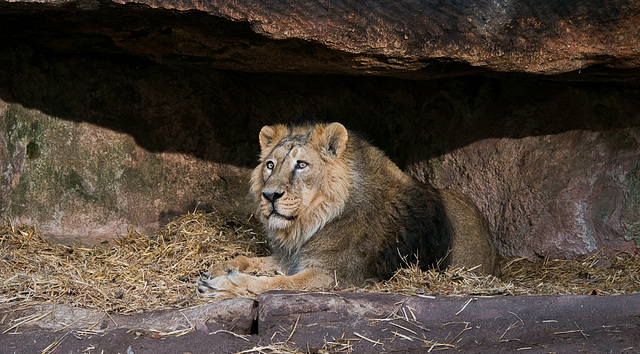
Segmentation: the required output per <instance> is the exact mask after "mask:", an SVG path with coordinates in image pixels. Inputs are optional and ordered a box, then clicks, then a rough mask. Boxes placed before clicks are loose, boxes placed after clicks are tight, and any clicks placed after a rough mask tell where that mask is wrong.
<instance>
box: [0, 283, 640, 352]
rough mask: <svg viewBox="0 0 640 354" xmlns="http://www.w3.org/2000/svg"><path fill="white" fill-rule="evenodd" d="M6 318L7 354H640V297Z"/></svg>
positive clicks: (373, 298) (253, 305) (273, 304)
mask: <svg viewBox="0 0 640 354" xmlns="http://www.w3.org/2000/svg"><path fill="white" fill-rule="evenodd" d="M0 318H1V319H2V322H1V323H0V329H1V330H2V334H0V343H2V348H1V349H0V352H2V353H36V352H42V353H123V354H124V353H127V354H130V353H136V354H140V353H154V354H157V353H236V352H243V351H244V352H248V353H250V352H254V353H260V352H262V353H271V352H311V353H315V352H355V353H372V352H394V351H402V352H428V351H435V350H451V351H473V352H496V351H498V350H500V351H508V352H515V351H524V352H544V353H548V352H560V353H567V352H613V353H621V352H624V353H638V352H640V336H639V335H638V333H640V294H629V295H617V296H577V295H563V296H501V297H491V298H482V297H473V296H467V297H420V296H405V295H397V294H380V293H338V292H335V293H291V292H269V293H265V294H262V295H260V296H259V297H258V299H257V300H256V301H254V300H249V299H236V300H225V301H221V302H215V303H211V304H208V305H205V306H202V307H198V308H190V309H181V310H169V311H156V312H149V313H143V314H138V315H134V316H118V315H112V316H109V315H104V314H100V313H97V312H94V311H89V310H83V309H74V308H69V307H64V306H58V307H54V306H51V305H42V306H32V307H28V308H24V307H22V308H11V307H6V308H3V309H2V310H1V317H0ZM21 322H22V324H21Z"/></svg>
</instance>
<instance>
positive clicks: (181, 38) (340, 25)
mask: <svg viewBox="0 0 640 354" xmlns="http://www.w3.org/2000/svg"><path fill="white" fill-rule="evenodd" d="M116 4H122V5H120V6H118V5H116ZM125 5H126V6H125ZM149 7H151V8H153V9H155V10H156V11H149ZM3 10H4V11H3ZM167 10H179V11H181V12H177V11H167ZM194 10H197V11H199V12H196V11H194ZM2 12H4V13H6V14H9V15H10V17H9V18H7V19H3V22H4V29H5V30H6V28H13V29H14V30H17V29H20V31H21V32H25V33H29V32H31V33H38V34H40V39H39V40H38V41H41V42H42V43H43V45H45V46H51V45H54V46H60V45H62V46H65V47H66V48H65V49H66V50H68V51H70V52H74V51H85V50H88V49H89V48H90V47H91V46H90V44H89V43H90V41H85V42H84V45H81V46H79V47H75V46H70V45H69V44H70V43H69V42H68V39H69V38H70V37H72V36H73V35H77V34H78V33H84V34H85V35H87V37H85V39H90V38H91V37H92V36H93V37H95V38H96V39H98V40H100V41H102V42H103V43H110V44H111V45H112V48H111V49H110V50H109V52H103V53H104V54H117V53H122V52H123V51H124V52H129V53H133V54H136V55H142V56H147V57H151V58H153V59H154V60H165V61H171V62H176V61H180V60H189V61H191V62H192V63H193V64H195V65H210V66H213V67H218V68H225V69H236V70H237V69H240V70H248V71H268V72H292V73H295V72H306V73H350V74H379V75H395V76H400V77H413V78H417V77H420V78H425V77H437V76H447V75H451V74H453V73H457V74H459V73H460V72H469V71H472V70H473V69H472V68H470V67H468V66H467V65H470V66H472V67H475V68H484V69H491V70H496V71H504V72H527V73H545V74H557V73H565V72H569V71H576V70H584V69H586V68H589V67H592V66H608V67H613V68H638V66H640V34H639V33H638V31H637V29H638V27H640V19H638V17H637V13H638V12H640V2H638V1H637V0H615V1H607V0H590V1H587V2H585V1H579V0H571V1H563V2H562V3H557V2H554V1H542V2H541V1H536V0H526V1H517V2H513V1H489V0H481V1H474V2H473V3H467V2H460V1H458V2H456V1H438V0H434V1H403V2H402V3H401V4H399V3H397V2H396V1H393V0H366V1H355V0H349V1H332V0H329V1H321V2H319V1H314V0H307V1H296V2H281V1H264V0H248V1H241V2H238V1H230V0H216V1H209V0H207V1H191V0H181V1H163V0H117V1H114V2H113V3H110V2H102V3H96V2H94V1H89V0H78V1H73V0H66V1H59V0H48V1H47V0H24V1H17V2H14V1H11V2H9V3H8V4H7V3H6V2H5V3H4V4H2V3H0V13H2ZM206 14H209V15H206ZM24 15H27V16H28V18H24V17H23V16H24ZM231 21H234V22H233V23H232V22H231ZM0 26H1V25H0ZM0 28H2V27H0ZM274 40H275V41H274ZM314 43H315V44H314ZM450 63H456V64H458V65H457V66H456V65H453V66H452V65H449V64H450ZM443 69H446V70H444V73H443Z"/></svg>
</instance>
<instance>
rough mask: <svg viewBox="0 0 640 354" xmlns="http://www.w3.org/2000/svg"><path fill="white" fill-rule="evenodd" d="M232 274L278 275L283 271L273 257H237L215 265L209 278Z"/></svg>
mask: <svg viewBox="0 0 640 354" xmlns="http://www.w3.org/2000/svg"><path fill="white" fill-rule="evenodd" d="M231 272H241V273H249V274H251V273H256V274H260V275H266V274H277V273H279V272H281V269H280V265H279V264H278V262H276V261H275V260H274V259H273V257H246V256H237V257H235V258H233V259H230V260H228V261H226V262H222V263H219V264H217V265H215V266H214V267H213V269H211V271H210V272H209V277H211V278H213V277H218V276H221V275H225V274H229V273H231Z"/></svg>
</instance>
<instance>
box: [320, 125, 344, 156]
mask: <svg viewBox="0 0 640 354" xmlns="http://www.w3.org/2000/svg"><path fill="white" fill-rule="evenodd" d="M348 139H349V133H348V132H347V128H345V127H344V125H342V124H340V123H331V124H329V125H328V126H327V127H326V128H325V130H324V132H323V139H322V143H323V145H324V146H322V147H323V148H324V149H325V150H324V151H325V152H326V153H327V154H328V155H329V156H330V157H334V158H335V157H339V156H340V155H342V153H343V152H344V150H345V149H346V147H347V140H348Z"/></svg>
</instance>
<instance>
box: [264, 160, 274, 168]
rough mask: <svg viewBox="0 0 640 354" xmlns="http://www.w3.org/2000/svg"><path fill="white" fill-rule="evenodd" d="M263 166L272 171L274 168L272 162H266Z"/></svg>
mask: <svg viewBox="0 0 640 354" xmlns="http://www.w3.org/2000/svg"><path fill="white" fill-rule="evenodd" d="M265 166H266V167H267V169H268V170H273V168H274V167H276V165H275V164H274V163H273V161H267V163H266V164H265Z"/></svg>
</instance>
